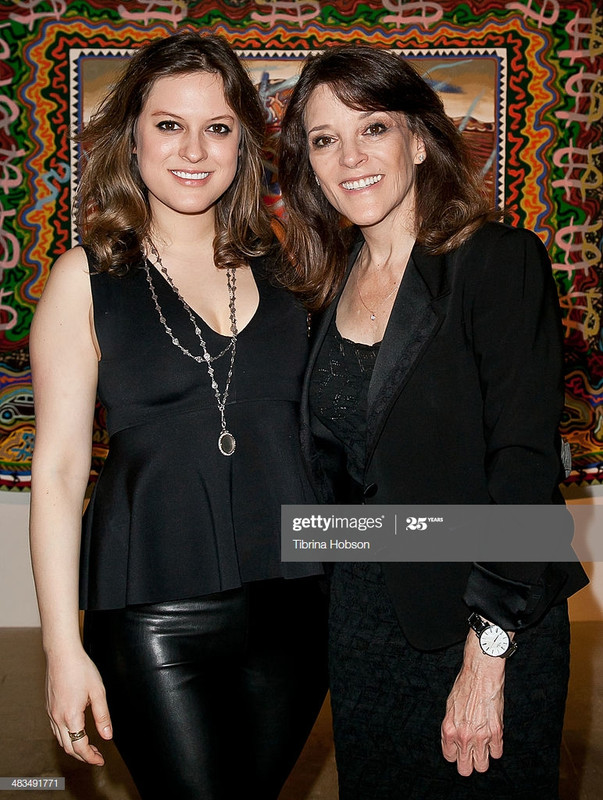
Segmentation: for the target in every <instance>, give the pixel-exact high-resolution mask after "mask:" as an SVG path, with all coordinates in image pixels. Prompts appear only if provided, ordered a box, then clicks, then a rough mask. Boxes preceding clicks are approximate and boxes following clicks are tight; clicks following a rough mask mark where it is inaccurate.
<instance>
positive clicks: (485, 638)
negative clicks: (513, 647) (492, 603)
mask: <svg viewBox="0 0 603 800" xmlns="http://www.w3.org/2000/svg"><path fill="white" fill-rule="evenodd" d="M479 643H480V645H481V648H482V650H483V651H484V653H486V654H487V655H489V656H502V655H503V653H506V652H507V650H508V649H509V645H510V643H511V640H510V639H509V635H508V633H507V632H506V631H503V629H502V628H499V627H498V625H490V626H489V627H488V628H486V630H485V631H484V632H483V633H482V634H480V637H479Z"/></svg>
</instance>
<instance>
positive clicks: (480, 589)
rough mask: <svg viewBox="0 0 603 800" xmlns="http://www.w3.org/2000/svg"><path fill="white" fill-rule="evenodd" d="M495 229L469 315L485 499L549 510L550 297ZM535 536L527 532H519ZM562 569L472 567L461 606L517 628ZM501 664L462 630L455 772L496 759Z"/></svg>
mask: <svg viewBox="0 0 603 800" xmlns="http://www.w3.org/2000/svg"><path fill="white" fill-rule="evenodd" d="M498 231H499V232H500V234H501V235H499V236H498V237H497V238H496V239H493V240H491V241H490V242H488V241H485V240H484V239H481V240H480V245H479V246H480V247H481V248H482V257H481V264H480V268H479V269H478V270H477V272H478V273H479V274H478V275H476V276H475V281H474V286H476V289H475V290H474V292H473V294H471V295H470V301H471V308H470V313H468V315H467V316H468V319H469V320H470V323H469V331H470V339H471V341H472V343H473V351H474V357H475V360H476V364H477V366H478V370H479V375H480V384H481V391H482V397H483V408H484V411H483V423H484V438H485V440H486V448H487V449H486V463H485V467H486V472H487V475H488V488H489V493H490V497H491V499H492V502H493V503H517V504H533V503H535V504H538V503H541V504H543V503H544V504H548V503H553V502H555V501H556V500H557V501H559V499H558V486H557V484H558V482H559V480H560V477H561V475H560V468H561V462H560V455H559V436H558V425H559V419H560V415H561V410H562V408H563V353H562V338H561V330H560V321H559V308H558V300H557V295H556V290H555V286H554V281H553V278H552V273H551V266H550V261H549V259H548V256H547V254H546V251H545V249H544V247H543V245H542V244H541V242H540V241H539V240H538V239H537V237H536V236H535V235H533V234H531V233H529V232H526V231H517V230H514V229H512V228H502V227H498ZM471 244H472V245H473V243H471ZM515 533H517V532H515ZM541 533H542V532H540V531H534V530H531V531H529V530H526V536H529V535H541ZM551 535H552V532H551ZM561 535H562V536H563V535H566V532H565V531H561ZM570 538H571V534H570ZM568 544H569V542H568ZM510 558H512V555H511V554H510ZM562 566H563V565H559V569H558V580H556V579H555V574H556V573H555V567H556V565H548V564H547V563H546V562H542V563H541V562H538V563H536V562H529V563H528V562H526V563H513V562H509V563H506V564H502V563H501V564H488V565H479V564H475V565H474V567H473V571H472V573H471V575H470V578H469V581H468V585H467V590H466V593H465V598H464V599H465V602H466V603H467V604H468V608H469V609H472V610H475V611H477V612H478V613H480V614H481V615H482V616H483V617H485V618H486V619H489V620H491V621H492V622H495V623H496V624H498V625H500V626H501V627H505V628H507V629H508V630H509V629H513V630H515V629H520V628H521V627H523V626H524V625H526V624H530V623H532V622H534V621H536V620H537V619H538V618H539V617H540V616H542V614H543V613H544V612H545V610H546V608H547V607H548V605H549V604H550V603H551V602H552V600H553V599H554V597H555V594H556V593H557V592H558V590H559V587H560V585H561V584H562V583H563V580H564V573H563V569H562ZM553 573H555V574H553ZM468 613H469V612H468ZM519 646H521V644H520V645H519ZM505 664H506V661H505V659H503V658H497V657H492V656H489V655H486V654H484V653H483V652H482V651H481V648H480V646H479V642H478V640H477V637H476V635H475V633H474V632H473V631H472V630H469V632H468V635H467V640H466V644H465V652H464V659H463V665H462V668H461V671H460V673H459V675H458V676H457V679H456V681H455V683H454V686H453V688H452V690H451V692H450V695H449V697H448V702H447V708H446V715H445V718H444V721H443V723H442V752H443V754H444V757H445V758H446V759H447V760H449V761H456V762H457V769H458V771H459V772H460V774H461V775H469V774H470V773H471V772H472V771H473V769H475V770H476V771H479V772H483V771H485V770H486V769H487V768H488V764H489V758H490V757H493V758H499V757H500V756H501V755H502V752H503V705H504V702H503V697H504V675H505Z"/></svg>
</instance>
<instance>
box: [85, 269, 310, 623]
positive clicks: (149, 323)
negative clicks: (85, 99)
mask: <svg viewBox="0 0 603 800" xmlns="http://www.w3.org/2000/svg"><path fill="white" fill-rule="evenodd" d="M252 269H253V273H254V277H255V280H256V284H257V287H258V291H259V306H258V309H257V311H256V313H255V315H254V317H253V318H252V319H251V321H250V322H249V324H248V325H247V326H246V327H245V328H244V329H243V330H242V331H241V332H240V334H239V337H238V341H237V352H236V360H235V365H234V371H233V376H232V380H231V384H230V390H229V395H228V400H227V404H226V423H227V427H228V429H229V430H230V431H231V433H232V434H233V435H234V436H235V438H236V443H237V444H236V451H235V453H234V454H233V455H232V456H230V457H226V456H224V455H222V454H221V453H220V452H219V450H218V445H217V442H218V436H219V433H220V414H219V411H218V406H217V402H216V397H215V393H214V390H213V389H212V386H211V381H210V378H209V375H208V372H207V367H206V365H205V363H201V364H199V363H197V362H196V361H194V360H193V359H192V358H190V357H189V356H187V355H185V354H184V353H182V352H181V351H180V350H179V349H178V348H177V347H176V346H175V345H174V344H173V343H172V341H171V339H170V337H169V336H168V335H167V333H166V331H165V330H164V328H163V326H162V324H161V323H160V321H159V317H158V314H157V310H156V308H155V305H154V303H153V300H152V297H151V293H150V290H149V286H148V283H147V279H146V274H145V271H144V269H143V268H142V266H141V268H139V269H137V270H134V271H133V272H132V274H130V275H128V276H127V277H123V278H115V277H112V276H110V275H108V274H106V273H96V272H93V273H92V274H91V276H90V281H91V286H92V298H93V304H94V324H95V328H96V334H97V337H98V341H99V344H100V348H101V353H102V359H101V361H100V362H99V378H98V394H99V397H100V400H101V401H102V403H103V404H104V406H105V408H106V411H107V428H108V431H109V435H110V442H109V455H108V457H107V460H106V462H105V465H104V467H103V470H102V472H101V474H100V476H99V479H98V482H97V484H96V486H95V489H94V493H93V496H92V499H91V501H90V504H89V506H88V509H87V511H86V514H85V517H84V524H83V535H82V550H81V571H80V600H81V607H82V608H95V609H108V608H121V607H123V606H126V605H131V604H137V603H152V602H162V601H167V600H175V599H184V598H187V597H195V596H198V595H203V594H209V593H213V592H219V591H225V590H228V589H232V588H236V587H239V586H241V585H242V583H244V582H248V581H255V580H264V579H269V578H277V577H291V578H294V577H302V576H306V575H313V574H317V573H319V572H320V571H321V567H320V565H318V564H303V563H281V561H280V511H281V503H283V504H285V503H314V502H316V498H315V496H314V493H313V491H312V489H311V486H310V484H309V481H308V478H307V475H306V471H305V468H304V465H303V461H302V456H301V452H300V447H299V437H298V411H299V398H300V394H301V382H302V376H303V372H304V368H305V364H306V358H307V348H308V341H307V334H306V315H305V312H304V310H303V309H302V308H301V306H300V305H299V304H298V303H297V301H296V300H295V299H294V298H293V297H292V296H291V295H290V294H289V293H287V292H286V291H285V290H283V289H280V288H276V287H275V286H273V285H272V284H271V283H270V282H269V281H268V279H267V276H266V275H265V274H264V273H265V264H264V262H263V260H262V259H255V260H254V261H253V262H252ZM150 270H151V278H152V280H153V284H154V286H155V291H156V293H157V297H158V300H159V304H160V306H161V309H162V311H163V314H164V316H165V317H166V321H167V324H168V325H169V326H170V327H171V328H172V329H173V333H174V336H176V337H178V338H179V339H180V342H181V343H182V344H183V346H184V347H186V348H188V349H189V350H190V351H191V353H193V355H197V354H198V353H200V352H201V346H200V344H199V341H198V339H197V337H196V335H195V332H194V328H193V325H192V323H191V320H190V319H189V317H188V314H187V312H186V310H185V309H184V307H183V305H182V304H181V302H180V301H179V300H178V298H177V296H176V294H175V293H174V291H173V290H172V289H171V288H170V286H169V285H168V284H167V282H166V281H165V279H164V278H163V277H162V276H161V275H160V274H159V273H158V272H157V270H156V269H155V268H154V267H152V266H151V268H150ZM197 324H198V325H199V327H200V329H201V331H202V335H203V337H204V339H205V342H206V345H207V349H208V351H209V353H210V354H211V355H216V354H218V353H219V352H220V351H221V350H223V349H224V348H225V347H226V345H227V344H228V342H229V338H228V337H225V336H221V335H219V334H217V333H216V332H215V331H213V330H212V329H211V328H210V327H209V326H208V325H206V324H205V322H204V321H203V319H202V318H201V317H198V316H197ZM229 365H230V351H228V352H227V353H226V354H225V355H223V356H222V357H221V358H219V359H217V360H216V361H214V362H213V366H214V370H215V375H216V380H217V382H218V386H219V389H220V391H223V389H224V385H225V381H226V376H227V373H228V367H229Z"/></svg>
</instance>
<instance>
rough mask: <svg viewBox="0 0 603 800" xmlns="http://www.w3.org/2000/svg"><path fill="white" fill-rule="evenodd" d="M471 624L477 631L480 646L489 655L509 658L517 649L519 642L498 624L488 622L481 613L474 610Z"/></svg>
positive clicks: (470, 619)
mask: <svg viewBox="0 0 603 800" xmlns="http://www.w3.org/2000/svg"><path fill="white" fill-rule="evenodd" d="M469 625H470V626H471V627H472V628H473V630H474V631H475V634H476V636H477V638H478V640H479V646H480V647H481V648H482V651H483V652H484V653H485V654H486V655H487V656H493V657H498V658H509V656H512V655H513V653H514V652H515V651H516V650H517V644H516V643H515V642H512V641H511V637H510V636H509V634H508V633H507V632H506V631H503V629H502V628H499V626H498V625H493V624H492V623H491V622H486V620H485V619H482V618H481V617H480V615H479V614H476V613H475V612H473V614H471V616H470V617H469Z"/></svg>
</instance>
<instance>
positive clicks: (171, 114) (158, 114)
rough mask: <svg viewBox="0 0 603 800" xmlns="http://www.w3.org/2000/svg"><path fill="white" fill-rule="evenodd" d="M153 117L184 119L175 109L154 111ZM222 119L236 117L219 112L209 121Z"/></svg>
mask: <svg viewBox="0 0 603 800" xmlns="http://www.w3.org/2000/svg"><path fill="white" fill-rule="evenodd" d="M151 116H152V117H171V118H172V119H184V117H183V116H182V115H181V114H175V113H174V112H173V111H153V113H152V114H151ZM220 120H229V121H230V122H234V121H235V117H234V116H232V115H231V114H219V115H218V116H217V117H210V119H208V120H207V121H208V122H218V121H220Z"/></svg>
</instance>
